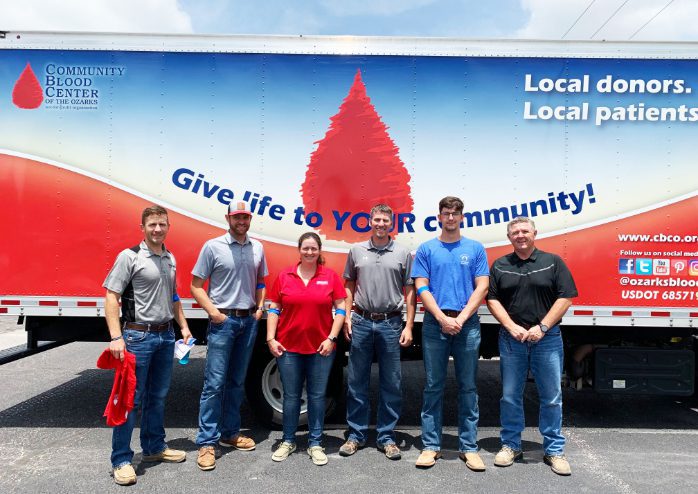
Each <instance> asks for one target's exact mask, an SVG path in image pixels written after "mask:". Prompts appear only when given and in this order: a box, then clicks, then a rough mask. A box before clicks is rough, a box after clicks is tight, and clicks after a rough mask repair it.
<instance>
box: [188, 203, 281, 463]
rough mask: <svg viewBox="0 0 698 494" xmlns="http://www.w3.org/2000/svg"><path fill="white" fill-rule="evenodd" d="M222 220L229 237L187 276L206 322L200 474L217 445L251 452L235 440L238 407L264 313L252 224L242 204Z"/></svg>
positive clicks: (260, 258) (263, 268)
mask: <svg viewBox="0 0 698 494" xmlns="http://www.w3.org/2000/svg"><path fill="white" fill-rule="evenodd" d="M225 218H226V221H227V223H228V226H229V227H230V228H229V230H228V232H227V233H226V234H225V235H223V236H221V237H217V238H214V239H211V240H208V241H207V242H206V243H205V244H204V246H203V248H202V249H201V253H200V254H199V259H198V260H197V261H196V265H195V266H194V269H193V270H192V275H193V279H192V282H191V293H192V296H193V297H194V298H195V299H196V302H197V303H198V304H199V305H200V306H201V307H202V308H203V309H204V310H205V311H206V313H207V314H208V317H209V324H208V331H207V340H208V351H207V354H206V369H205V371H204V388H203V390H202V392H201V401H200V404H199V432H198V434H197V436H196V445H197V446H198V448H199V456H198V460H197V465H198V466H199V468H200V469H201V470H213V469H214V468H216V457H215V448H214V445H215V444H216V443H218V444H219V445H221V446H223V447H226V448H235V449H239V450H242V451H250V450H253V449H254V448H255V442H254V441H253V440H252V439H251V438H249V437H245V436H243V435H242V434H240V425H241V424H240V405H241V403H242V397H243V391H244V389H243V385H244V383H245V374H246V373H247V366H248V364H249V362H250V356H251V355H252V348H253V346H254V342H255V338H256V336H257V321H259V319H260V318H261V317H262V309H263V307H264V294H265V288H264V277H265V276H266V275H267V273H268V272H267V263H266V260H265V258H264V250H263V248H262V244H261V243H260V242H258V241H257V240H254V239H252V238H250V237H249V236H248V235H247V231H248V230H249V229H250V223H251V221H252V213H251V212H250V210H249V208H248V207H247V204H245V203H244V202H242V201H240V202H235V203H230V204H229V205H228V214H227V215H226V217H225ZM206 280H208V290H206V289H204V283H205V282H206Z"/></svg>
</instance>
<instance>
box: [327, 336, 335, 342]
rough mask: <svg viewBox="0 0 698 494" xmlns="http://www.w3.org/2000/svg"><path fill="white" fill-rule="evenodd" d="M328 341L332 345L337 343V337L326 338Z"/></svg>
mask: <svg viewBox="0 0 698 494" xmlns="http://www.w3.org/2000/svg"><path fill="white" fill-rule="evenodd" d="M327 339H328V340H330V341H331V342H332V343H337V337H336V336H328V337H327Z"/></svg>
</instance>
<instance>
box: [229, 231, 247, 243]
mask: <svg viewBox="0 0 698 494" xmlns="http://www.w3.org/2000/svg"><path fill="white" fill-rule="evenodd" d="M225 241H226V242H228V244H230V245H232V244H238V245H246V244H249V243H250V236H249V235H247V234H245V241H244V242H243V243H240V242H238V241H237V240H235V237H233V235H232V234H231V233H230V231H227V232H225Z"/></svg>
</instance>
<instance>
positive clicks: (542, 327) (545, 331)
mask: <svg viewBox="0 0 698 494" xmlns="http://www.w3.org/2000/svg"><path fill="white" fill-rule="evenodd" d="M538 326H540V330H541V331H543V334H545V333H547V332H548V330H549V329H550V328H549V327H548V326H546V325H545V324H543V323H540V324H539V325H538Z"/></svg>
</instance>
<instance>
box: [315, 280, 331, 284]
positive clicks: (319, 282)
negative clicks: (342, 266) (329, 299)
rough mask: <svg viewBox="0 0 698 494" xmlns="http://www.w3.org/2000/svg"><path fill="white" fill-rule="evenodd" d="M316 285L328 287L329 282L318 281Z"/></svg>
mask: <svg viewBox="0 0 698 494" xmlns="http://www.w3.org/2000/svg"><path fill="white" fill-rule="evenodd" d="M317 284H318V285H328V284H329V282H328V281H327V280H318V282H317Z"/></svg>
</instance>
